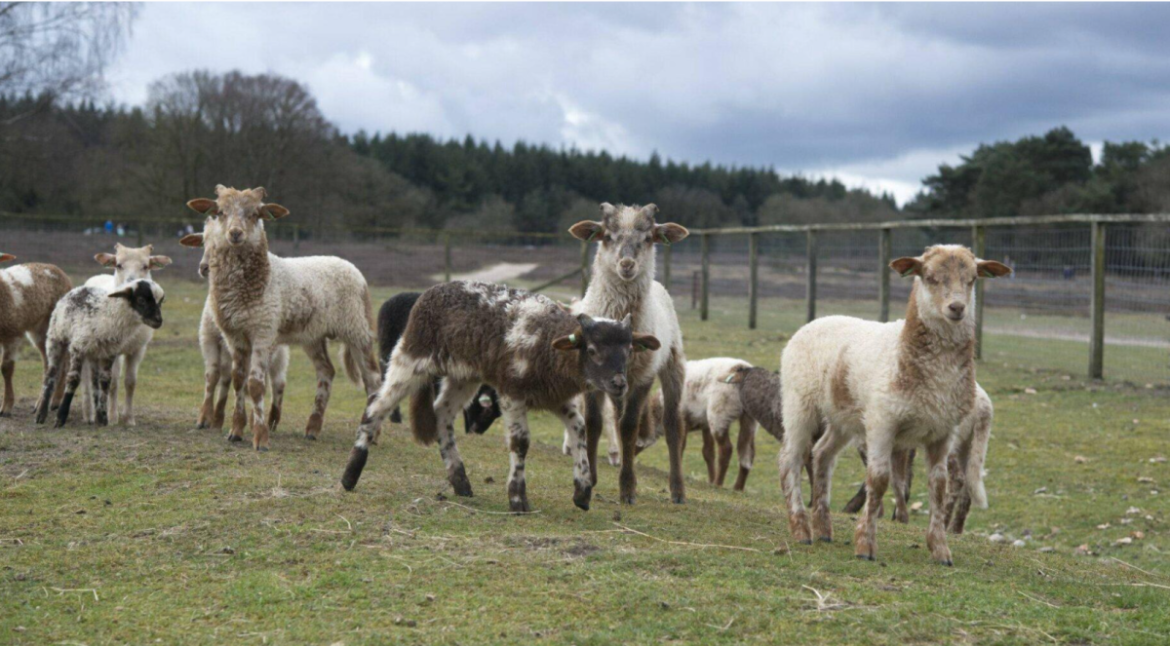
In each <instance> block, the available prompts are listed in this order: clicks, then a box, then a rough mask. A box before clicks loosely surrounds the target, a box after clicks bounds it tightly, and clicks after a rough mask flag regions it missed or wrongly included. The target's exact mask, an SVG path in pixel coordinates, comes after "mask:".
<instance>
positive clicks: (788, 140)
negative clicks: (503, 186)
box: [107, 3, 1170, 202]
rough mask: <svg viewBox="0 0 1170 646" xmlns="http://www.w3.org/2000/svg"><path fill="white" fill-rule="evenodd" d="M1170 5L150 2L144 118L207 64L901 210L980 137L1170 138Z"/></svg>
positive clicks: (507, 137)
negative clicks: (179, 77) (775, 178)
mask: <svg viewBox="0 0 1170 646" xmlns="http://www.w3.org/2000/svg"><path fill="white" fill-rule="evenodd" d="M1168 24H1170V5H1166V4H1141V5H1129V4H1031V5H1016V4H866V5H854V4H818V5H806V4H782V5H777V4H768V5H764V4H663V3H652V4H616V3H605V4H528V3H519V4H494V3H473V4H443V5H439V4H364V3H363V4H314V3H297V4H292V3H265V4H188V3H162V4H147V5H145V6H143V8H142V13H141V14H140V17H139V20H138V22H137V23H136V24H135V26H134V33H133V36H132V37H131V39H130V42H129V43H128V45H127V47H126V49H125V51H124V52H123V54H122V55H121V56H120V58H119V59H118V60H117V62H116V63H115V64H114V66H113V67H112V68H111V69H110V70H109V71H108V73H107V78H108V80H109V82H110V92H111V93H112V95H113V98H114V99H116V100H118V101H120V102H125V103H127V104H131V105H135V104H142V103H144V102H145V101H147V99H148V97H149V86H150V83H151V82H152V81H154V80H155V79H158V78H160V77H162V76H165V75H167V74H171V73H175V72H179V71H184V70H190V69H209V70H212V71H219V72H223V71H228V70H232V69H239V70H242V71H244V72H249V73H259V72H275V73H279V74H282V75H285V76H289V77H292V78H295V79H298V80H300V81H302V82H304V83H306V84H307V85H308V86H309V88H310V89H311V90H312V92H313V93H314V95H315V96H316V97H317V100H318V104H319V106H320V108H321V110H322V112H323V113H324V114H325V116H326V117H327V118H328V119H329V120H330V121H332V122H333V123H334V124H335V125H336V126H338V127H339V128H340V129H341V130H342V131H343V132H345V133H354V132H357V131H358V130H362V129H364V130H366V131H367V132H370V133H373V132H378V131H380V132H389V131H397V132H400V133H402V132H427V133H430V134H433V135H436V136H439V137H444V138H445V137H459V138H462V137H463V136H465V135H467V134H471V135H473V136H474V137H476V138H477V139H486V140H489V141H495V140H500V141H502V142H503V143H504V144H505V145H510V144H511V143H513V142H515V141H517V140H524V141H527V142H530V143H546V144H550V145H553V146H558V147H559V146H566V147H567V146H576V147H578V148H582V149H594V150H598V149H605V150H608V151H609V152H611V153H613V154H619V155H620V154H624V155H629V156H633V157H636V158H641V159H645V158H646V157H648V156H649V155H650V154H651V153H652V152H654V151H657V152H658V153H659V154H660V155H662V156H663V157H666V158H670V159H674V160H677V161H688V162H697V163H701V162H703V161H712V162H715V163H721V164H728V165H741V166H742V165H750V166H771V167H774V168H775V169H776V170H777V171H779V172H781V173H785V174H789V173H800V174H803V175H805V176H809V177H837V178H839V179H841V180H842V181H844V182H845V183H846V184H848V185H850V186H860V187H866V188H869V189H871V190H875V191H889V192H892V193H893V194H894V195H895V196H896V197H897V198H898V199H899V201H900V202H904V201H906V200H908V199H909V198H911V197H912V196H913V195H914V193H915V192H916V191H917V190H918V188H919V187H920V182H921V179H922V178H923V177H925V176H926V175H929V174H931V173H932V172H933V171H935V170H936V169H937V167H938V165H939V164H940V163H944V162H945V163H956V162H957V161H958V160H959V155H960V154H963V153H966V152H969V151H971V150H972V149H973V148H974V147H975V146H976V145H978V144H979V143H986V142H992V141H999V140H1006V139H1015V138H1018V137H1021V136H1024V135H1029V134H1042V133H1043V132H1045V131H1047V130H1048V129H1050V128H1052V127H1055V126H1059V125H1066V126H1068V127H1070V128H1072V129H1073V131H1074V132H1075V133H1076V134H1077V135H1078V136H1080V137H1081V139H1082V140H1084V141H1087V142H1090V143H1091V144H1092V145H1093V146H1094V150H1095V151H1097V150H1099V149H1100V145H1101V142H1102V141H1105V140H1110V141H1120V140H1133V139H1137V140H1143V141H1149V140H1153V139H1163V140H1165V139H1167V138H1168V137H1167V135H1168V134H1170V37H1167V36H1166V33H1165V31H1166V29H1165V28H1166V26H1167V25H1168Z"/></svg>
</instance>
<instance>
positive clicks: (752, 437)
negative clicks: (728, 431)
mask: <svg viewBox="0 0 1170 646" xmlns="http://www.w3.org/2000/svg"><path fill="white" fill-rule="evenodd" d="M735 452H736V454H737V455H739V475H738V476H736V478H735V490H736V491H743V488H744V487H745V486H747V479H748V474H749V473H751V471H752V463H753V462H755V460H756V420H754V419H752V418H751V417H748V416H747V415H744V416H743V417H740V418H739V437H738V438H736V442H735Z"/></svg>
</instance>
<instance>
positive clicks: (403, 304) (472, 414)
mask: <svg viewBox="0 0 1170 646" xmlns="http://www.w3.org/2000/svg"><path fill="white" fill-rule="evenodd" d="M420 296H422V292H403V293H401V294H395V295H394V296H392V297H390V298H389V299H387V300H386V302H385V303H382V307H381V309H379V310H378V359H379V360H380V362H381V365H382V373H383V374H384V373H385V372H386V367H387V366H388V365H390V354H391V352H393V351H394V346H395V345H397V344H398V339H400V338H402V332H403V331H404V330H405V329H406V322H407V321H408V320H409V319H410V310H411V309H413V308H414V304H415V303H416V302H418V299H419V297H420ZM435 392H438V384H435V386H434V388H433V390H432V391H431V393H429V395H430V396H431V398H432V399H433V398H434V393H435ZM499 417H500V404H499V397H498V396H497V395H496V391H495V390H494V389H493V388H492V387H491V386H488V385H486V384H485V385H483V386H480V388H479V392H477V393H476V394H475V397H473V398H472V399H471V401H470V402H469V403H468V404H467V406H466V407H465V408H464V409H463V429H464V432H466V433H476V434H477V435H483V434H484V433H486V432H487V430H488V429H489V428H491V426H492V424H494V423H495V421H496V420H497V419H499ZM390 421H391V422H394V423H395V424H400V423H402V413H401V412H400V411H399V409H398V408H395V409H394V412H392V413H390Z"/></svg>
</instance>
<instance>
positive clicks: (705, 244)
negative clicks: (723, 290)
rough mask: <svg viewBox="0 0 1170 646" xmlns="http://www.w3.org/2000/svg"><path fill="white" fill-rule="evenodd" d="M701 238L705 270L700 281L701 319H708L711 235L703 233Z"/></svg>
mask: <svg viewBox="0 0 1170 646" xmlns="http://www.w3.org/2000/svg"><path fill="white" fill-rule="evenodd" d="M699 240H700V241H701V242H702V245H701V248H702V255H703V265H702V266H703V270H702V274H701V275H702V279H701V280H700V281H699V320H701V321H706V320H707V291H708V288H709V287H710V283H711V255H710V251H711V242H710V241H711V236H709V235H707V234H706V233H703V234H701V237H700V238H699Z"/></svg>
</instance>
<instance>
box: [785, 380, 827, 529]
mask: <svg viewBox="0 0 1170 646" xmlns="http://www.w3.org/2000/svg"><path fill="white" fill-rule="evenodd" d="M790 399H791V400H793V401H790ZM790 404H791V405H790ZM784 416H785V419H784V428H785V436H784V445H783V446H782V447H781V448H780V459H779V466H780V488H781V489H782V490H783V491H784V500H785V502H786V503H787V506H788V529H789V531H791V532H792V539H793V540H794V541H796V542H798V543H804V544H806V545H809V544H812V528H811V527H809V519H808V512H807V511H806V510H805V507H804V499H803V494H802V493H801V490H800V481H801V470H802V469H803V468H804V462H805V456H807V455H808V452H809V449H810V448H811V445H812V438H813V437H814V436H815V435H816V433H817V430H818V428H819V427H820V423H819V420H818V416H817V413H816V411H815V410H813V409H812V407H810V406H805V405H804V402H802V401H800V400H799V398H794V397H793V398H789V397H788V396H787V395H786V399H785V402H784Z"/></svg>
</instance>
